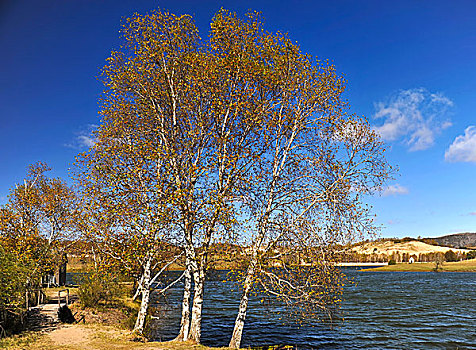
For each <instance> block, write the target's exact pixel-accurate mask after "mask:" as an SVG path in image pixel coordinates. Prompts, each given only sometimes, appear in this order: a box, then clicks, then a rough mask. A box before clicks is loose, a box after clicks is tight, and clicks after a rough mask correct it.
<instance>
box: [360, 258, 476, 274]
mask: <svg viewBox="0 0 476 350" xmlns="http://www.w3.org/2000/svg"><path fill="white" fill-rule="evenodd" d="M434 270H435V263H431V262H427V263H413V264H409V263H398V264H395V265H386V266H379V267H374V268H368V269H362V270H361V271H362V272H376V271H381V272H386V271H394V272H432V271H434ZM438 272H476V259H471V260H463V261H455V262H445V263H443V265H442V266H441V267H440V268H439V269H438Z"/></svg>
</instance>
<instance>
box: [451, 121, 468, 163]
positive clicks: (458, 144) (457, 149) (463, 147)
mask: <svg viewBox="0 0 476 350" xmlns="http://www.w3.org/2000/svg"><path fill="white" fill-rule="evenodd" d="M445 160H446V161H447V162H471V163H476V126H468V127H467V128H466V130H465V131H464V135H459V136H457V137H456V138H455V140H454V141H453V143H452V144H451V145H450V147H449V148H448V149H447V150H446V152H445Z"/></svg>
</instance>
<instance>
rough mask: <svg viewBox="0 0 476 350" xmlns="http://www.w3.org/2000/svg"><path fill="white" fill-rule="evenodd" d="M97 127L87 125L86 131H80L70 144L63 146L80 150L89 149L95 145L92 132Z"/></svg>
mask: <svg viewBox="0 0 476 350" xmlns="http://www.w3.org/2000/svg"><path fill="white" fill-rule="evenodd" d="M97 127H98V126H97V125H95V124H89V125H88V126H87V128H86V130H83V131H80V132H79V133H78V134H77V136H76V137H75V138H74V140H73V141H72V142H71V143H68V144H65V146H66V147H69V148H74V149H78V150H82V149H85V148H91V147H93V146H94V144H95V143H96V138H95V137H94V135H93V131H94V130H95V129H96V128H97Z"/></svg>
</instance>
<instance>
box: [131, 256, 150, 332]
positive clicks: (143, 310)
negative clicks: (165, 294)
mask: <svg viewBox="0 0 476 350" xmlns="http://www.w3.org/2000/svg"><path fill="white" fill-rule="evenodd" d="M150 272H151V271H150V258H149V259H148V260H147V262H146V264H145V266H144V278H143V279H142V287H141V291H142V300H141V303H140V308H139V312H138V314H137V320H136V324H135V326H134V332H137V333H139V334H143V332H144V326H145V318H146V316H147V310H148V309H149V302H150Z"/></svg>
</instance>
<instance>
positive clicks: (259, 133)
mask: <svg viewBox="0 0 476 350" xmlns="http://www.w3.org/2000/svg"><path fill="white" fill-rule="evenodd" d="M122 34H123V45H122V46H121V48H120V49H119V50H117V51H113V52H112V53H111V56H110V57H109V58H108V60H107V64H106V66H105V67H104V68H103V70H102V79H103V82H104V86H105V90H104V93H103V95H102V97H101V109H100V114H101V116H102V120H101V125H100V126H99V128H98V130H97V132H96V135H95V136H96V140H97V142H96V144H95V145H94V147H93V148H92V149H91V150H90V151H88V152H86V153H84V154H83V155H82V156H81V157H80V158H79V159H78V165H79V169H80V171H79V172H78V174H79V176H78V179H79V181H80V183H81V185H82V188H83V195H84V203H85V208H87V210H86V211H85V218H86V219H85V222H87V223H88V225H89V226H88V230H87V231H88V232H89V233H90V234H91V235H92V237H93V239H94V240H95V241H96V242H97V243H100V244H99V245H98V246H100V247H101V249H102V250H103V251H104V252H105V253H106V255H109V256H110V257H112V258H114V259H116V260H117V261H119V262H120V263H121V264H123V266H124V267H125V268H129V267H127V265H128V264H129V265H130V263H131V262H134V263H135V267H134V268H133V269H134V270H135V271H137V276H136V277H137V280H138V281H140V283H139V287H138V288H139V289H140V290H141V291H142V306H143V307H141V311H140V312H139V315H138V323H136V330H137V331H139V332H142V331H143V320H144V318H145V313H146V312H147V304H148V302H149V289H150V288H151V280H153V277H152V274H151V273H152V271H153V270H154V269H160V268H161V266H162V267H163V266H165V265H167V263H168V262H169V261H171V260H174V259H175V260H176V259H177V257H178V256H183V258H181V259H182V260H181V261H182V263H183V264H184V265H185V266H184V267H185V272H184V274H183V275H182V277H183V278H184V279H185V283H184V296H183V302H182V308H183V310H182V323H181V325H182V326H181V330H180V334H179V336H178V339H180V340H187V339H192V340H195V341H197V342H199V341H200V335H201V314H202V308H203V292H204V286H205V280H206V271H207V268H208V266H209V254H210V249H211V247H212V245H213V244H214V243H225V244H234V243H240V244H241V245H242V246H246V247H248V249H247V250H246V254H248V257H247V259H246V263H245V265H246V269H245V271H244V272H243V278H244V284H243V286H244V290H243V296H242V300H241V303H240V310H239V312H238V316H237V321H236V324H235V332H234V335H233V339H232V342H231V343H230V345H231V346H234V347H239V344H240V340H241V330H242V327H243V323H244V319H245V315H246V308H247V299H248V295H249V293H250V291H251V290H253V288H260V290H262V291H264V292H266V293H267V294H268V295H269V296H273V297H275V298H278V299H280V300H282V301H284V302H285V303H286V304H287V305H288V306H289V307H290V309H294V310H300V311H303V312H301V316H302V314H303V313H304V314H305V315H310V314H315V315H318V314H324V315H327V316H329V317H332V312H330V311H331V310H332V309H333V308H334V306H335V305H336V304H338V303H339V301H340V299H339V293H340V292H341V290H342V288H341V287H342V282H343V280H344V279H343V276H342V275H341V274H339V273H338V271H337V270H335V268H334V267H333V262H335V261H336V260H337V259H338V255H339V254H337V252H336V249H337V248H336V247H337V246H338V245H342V244H345V243H348V242H350V241H352V240H354V239H356V237H359V236H361V235H364V234H367V233H372V232H374V230H375V227H374V224H373V222H372V219H371V216H370V215H369V211H368V209H367V207H366V206H365V205H364V204H363V202H362V196H364V195H368V194H371V193H373V192H375V191H378V190H379V189H380V188H381V186H382V185H383V184H384V182H385V181H386V180H387V179H388V177H389V176H390V173H391V167H390V166H389V165H388V163H387V162H386V160H385V158H384V156H383V155H384V147H383V144H382V142H381V141H380V139H379V137H378V135H377V134H376V133H375V132H373V131H372V129H371V128H370V126H369V124H368V122H367V120H366V119H365V118H364V117H358V116H355V115H353V114H351V113H349V106H348V104H347V103H346V101H345V100H344V99H343V98H342V93H343V92H344V90H345V85H346V81H345V80H344V79H343V77H342V76H340V75H339V74H338V73H337V72H336V70H335V67H334V66H333V65H332V64H330V63H329V62H327V61H322V60H318V59H314V58H312V57H311V56H309V55H306V54H304V53H302V52H301V49H300V47H299V46H298V45H297V44H296V43H293V42H292V40H291V39H290V38H289V37H288V36H286V35H283V34H281V33H275V34H272V33H269V32H267V31H266V30H265V29H264V28H263V24H262V20H261V18H260V15H259V14H258V13H250V14H248V15H247V16H246V18H245V19H241V18H239V17H238V16H237V15H236V14H234V13H231V12H229V11H226V10H221V11H219V12H218V13H217V14H216V15H215V16H214V18H213V20H212V22H211V25H210V33H209V36H208V37H207V39H203V38H202V37H200V36H199V33H198V30H197V28H196V26H195V24H194V21H193V18H192V17H191V16H188V15H182V16H176V15H174V14H171V13H168V12H166V11H160V10H158V11H152V12H151V13H149V14H146V15H139V14H135V15H133V16H132V17H131V18H129V19H127V20H126V21H125V23H124V25H123V30H122ZM162 247H174V248H173V249H172V251H173V253H172V254H165V255H164V254H163V250H162V249H161V248H162ZM296 253H297V254H298V256H299V254H301V255H302V256H307V261H301V260H299V259H298V260H296V259H295V257H296ZM293 254H294V256H293ZM131 269H132V268H131ZM278 270H279V271H278ZM192 279H193V282H194V283H193V285H194V288H193V297H192V290H191V281H192ZM139 289H138V290H139ZM190 302H191V306H192V307H191V314H190ZM316 317H317V316H316ZM139 319H141V320H142V321H139Z"/></svg>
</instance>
